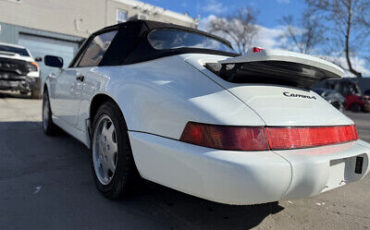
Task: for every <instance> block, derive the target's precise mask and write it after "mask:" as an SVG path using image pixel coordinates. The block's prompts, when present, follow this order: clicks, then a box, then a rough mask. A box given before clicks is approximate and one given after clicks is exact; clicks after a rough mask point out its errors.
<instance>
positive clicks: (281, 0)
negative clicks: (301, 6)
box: [276, 0, 290, 4]
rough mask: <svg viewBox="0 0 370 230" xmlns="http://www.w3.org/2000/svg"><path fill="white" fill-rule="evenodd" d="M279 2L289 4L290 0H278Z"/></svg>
mask: <svg viewBox="0 0 370 230" xmlns="http://www.w3.org/2000/svg"><path fill="white" fill-rule="evenodd" d="M276 1H277V3H283V4H289V3H290V0H276Z"/></svg>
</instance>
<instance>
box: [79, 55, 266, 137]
mask: <svg viewBox="0 0 370 230" xmlns="http://www.w3.org/2000/svg"><path fill="white" fill-rule="evenodd" d="M86 76H87V78H86V80H85V85H84V89H83V90H82V92H83V94H84V95H82V98H83V99H82V101H81V106H80V107H81V111H80V125H84V124H83V123H84V121H85V120H86V119H88V118H89V110H90V104H91V101H92V99H93V97H94V96H95V95H98V94H106V95H109V96H110V97H112V98H113V100H114V101H115V102H116V103H117V104H118V105H119V107H120V108H121V110H122V112H123V114H124V117H125V120H126V123H127V126H128V129H129V130H131V131H140V132H147V133H152V134H156V135H160V136H165V137H170V138H175V139H178V138H180V136H181V133H182V131H183V129H184V127H185V125H186V123H187V122H188V121H196V122H203V123H210V124H225V125H226V124H227V125H249V126H263V125H264V123H263V121H262V120H261V119H260V118H259V117H258V116H257V115H256V114H255V113H254V112H253V111H251V110H250V109H248V108H247V107H246V106H245V105H244V104H243V103H241V102H240V101H239V100H238V99H237V98H235V97H234V96H233V95H232V94H230V93H229V92H228V91H226V90H225V89H223V88H222V87H220V86H219V85H217V84H216V83H214V82H213V81H211V80H210V79H209V78H207V77H205V76H204V75H203V74H201V73H200V72H199V71H198V70H196V69H195V68H193V67H191V66H190V65H188V64H187V63H185V62H184V60H183V59H182V58H181V57H178V56H171V57H165V58H161V59H157V60H153V61H149V62H144V63H139V64H134V65H126V66H111V67H95V68H91V69H90V71H89V73H87V75H86Z"/></svg>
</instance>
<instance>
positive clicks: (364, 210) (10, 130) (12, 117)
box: [0, 94, 370, 230]
mask: <svg viewBox="0 0 370 230" xmlns="http://www.w3.org/2000/svg"><path fill="white" fill-rule="evenodd" d="M40 110H41V101H40V100H30V99H25V98H15V96H9V95H4V94H3V95H0V157H1V160H0V229H4V230H5V229H212V230H213V229H216V230H217V229H230V230H231V229H233V230H235V229H236V230H237V229H250V228H255V229H351V230H352V229H369V228H370V176H367V177H366V178H365V179H363V180H362V181H360V182H357V183H353V184H351V185H349V186H345V187H343V188H340V189H337V190H334V191H330V192H327V193H324V194H321V195H319V196H316V197H313V198H307V199H299V200H290V201H281V202H279V203H270V204H264V205H254V206H229V205H222V204H217V203H213V202H209V201H205V200H202V199H198V198H195V197H192V196H189V195H185V194H182V193H180V192H176V191H174V190H171V189H168V188H165V187H162V186H159V185H154V184H151V183H147V184H146V186H145V189H144V190H143V191H142V192H141V193H140V194H138V195H137V196H135V197H133V198H132V199H130V200H126V201H125V200H124V201H114V202H113V201H109V200H107V199H105V198H104V197H102V196H101V195H100V194H99V192H97V190H96V189H95V185H94V182H93V179H92V175H91V173H92V172H91V168H90V158H89V155H88V150H87V149H86V148H85V147H84V146H83V145H82V144H80V143H79V142H77V141H76V140H74V139H73V138H71V137H70V136H68V135H61V136H58V137H53V138H50V137H46V136H45V135H44V134H43V133H42V130H41V123H40V120H41V115H40ZM347 115H348V116H350V117H351V118H353V119H354V120H355V121H356V123H357V125H358V130H359V134H360V137H361V138H363V139H366V140H367V141H370V114H353V113H348V114H347Z"/></svg>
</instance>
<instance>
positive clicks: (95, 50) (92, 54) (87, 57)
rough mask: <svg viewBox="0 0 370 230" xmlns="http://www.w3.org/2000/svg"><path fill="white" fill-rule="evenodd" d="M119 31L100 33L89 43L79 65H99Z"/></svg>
mask: <svg viewBox="0 0 370 230" xmlns="http://www.w3.org/2000/svg"><path fill="white" fill-rule="evenodd" d="M116 33H117V31H115V30H114V31H110V32H106V33H102V34H99V35H97V36H95V37H94V39H93V40H91V41H90V43H89V44H88V45H87V47H86V50H85V52H84V54H83V55H82V57H81V59H80V61H79V64H78V66H77V67H87V66H97V65H99V63H100V61H101V60H102V59H103V57H104V54H105V52H106V51H107V50H108V48H109V46H110V44H111V42H112V40H113V39H114V37H115V36H116Z"/></svg>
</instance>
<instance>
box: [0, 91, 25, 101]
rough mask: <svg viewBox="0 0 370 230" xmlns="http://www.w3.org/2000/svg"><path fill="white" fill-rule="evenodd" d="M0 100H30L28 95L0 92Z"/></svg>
mask: <svg viewBox="0 0 370 230" xmlns="http://www.w3.org/2000/svg"><path fill="white" fill-rule="evenodd" d="M0 98H22V99H31V97H30V95H27V94H20V93H15V92H8V91H1V90H0Z"/></svg>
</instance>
